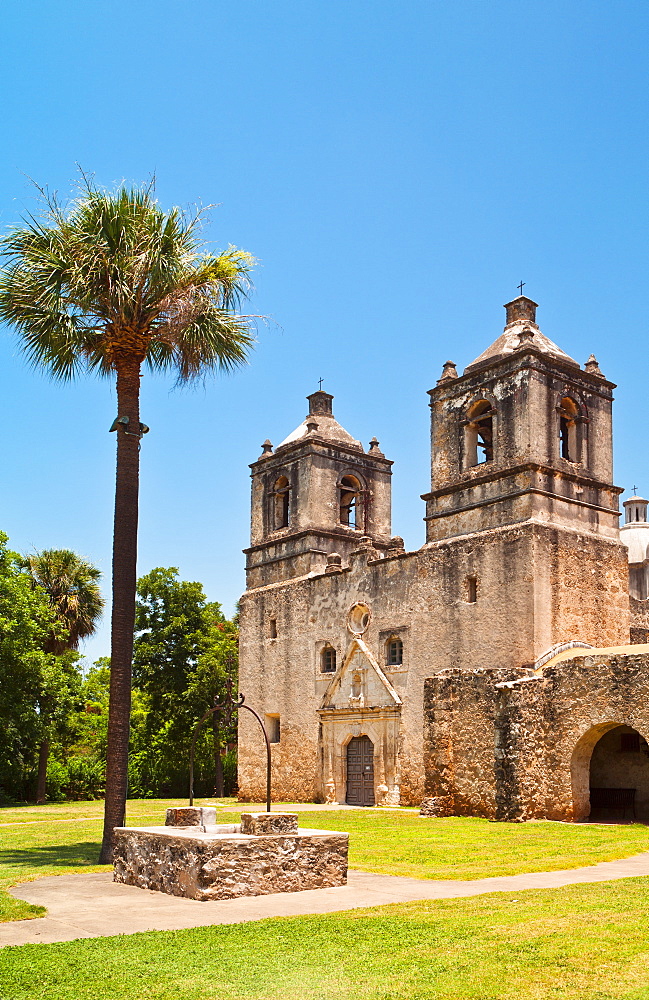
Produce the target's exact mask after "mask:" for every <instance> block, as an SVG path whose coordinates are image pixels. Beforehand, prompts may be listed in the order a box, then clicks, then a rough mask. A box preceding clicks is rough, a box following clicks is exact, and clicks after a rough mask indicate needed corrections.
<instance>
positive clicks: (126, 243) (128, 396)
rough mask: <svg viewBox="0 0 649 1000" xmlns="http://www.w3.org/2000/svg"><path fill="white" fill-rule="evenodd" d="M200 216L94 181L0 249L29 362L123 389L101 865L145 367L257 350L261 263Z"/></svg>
mask: <svg viewBox="0 0 649 1000" xmlns="http://www.w3.org/2000/svg"><path fill="white" fill-rule="evenodd" d="M201 218H202V216H201V214H200V213H199V214H198V215H196V216H195V217H193V218H191V219H190V218H187V217H186V216H185V215H184V214H183V213H182V212H181V211H180V210H179V209H172V210H171V211H170V212H168V213H165V212H164V211H162V209H161V208H160V207H159V206H158V204H157V202H156V201H155V198H154V193H153V190H152V188H151V187H148V188H144V189H130V188H126V187H122V188H119V189H118V190H117V191H115V192H114V193H107V192H104V191H100V190H98V189H96V188H95V187H94V186H93V185H92V183H91V182H89V181H86V183H85V187H84V188H83V190H82V192H81V195H80V197H79V198H78V199H77V200H76V201H74V202H73V203H72V205H71V206H70V207H69V208H68V209H66V208H64V207H63V206H61V205H60V203H59V202H58V201H57V199H56V198H53V197H47V199H46V213H45V217H44V219H43V220H42V221H38V220H34V219H31V220H27V221H26V222H25V224H24V225H22V226H20V227H18V228H16V229H14V230H12V231H11V232H10V233H9V234H8V235H7V236H6V237H4V239H3V240H2V241H0V253H3V254H4V257H5V259H6V261H7V263H6V267H5V268H4V269H3V270H2V272H0V319H2V320H5V321H6V322H7V323H9V324H11V325H12V326H13V327H14V328H15V329H16V330H17V331H18V333H19V334H20V335H21V337H22V341H23V346H24V349H25V351H26V353H27V356H28V358H29V360H30V361H31V362H32V364H34V365H35V366H39V367H40V366H43V367H44V368H45V369H47V370H48V371H49V372H50V373H51V374H52V375H53V376H54V377H55V378H59V379H69V378H72V377H73V376H75V375H77V374H79V373H82V372H87V371H94V372H98V373H99V374H101V375H106V376H109V377H113V378H115V379H116V383H117V418H116V420H115V423H114V424H113V429H115V430H117V481H116V490H115V525H114V533H113V606H112V633H111V681H110V708H109V724H108V758H107V769H106V807H105V817H104V838H103V843H102V850H101V860H102V861H103V862H108V861H110V860H111V858H112V836H113V829H114V828H115V827H116V826H120V825H121V824H123V821H124V811H125V805H126V782H127V767H128V742H129V715H130V705H131V661H132V656H133V625H134V619H135V585H136V554H137V521H138V483H139V447H140V438H141V435H142V432H143V430H144V428H143V425H142V424H141V423H140V410H139V399H140V377H141V374H142V366H143V365H147V367H148V368H150V369H152V370H154V371H165V370H172V371H174V372H175V373H176V375H177V377H178V380H179V381H180V382H186V381H188V380H191V379H194V378H196V377H198V376H200V375H202V374H204V373H206V372H208V371H210V370H219V369H221V370H223V369H225V370H228V369H231V368H233V367H235V366H237V365H240V364H242V363H243V362H245V361H246V360H247V354H248V350H249V348H250V347H251V344H252V342H253V336H252V331H251V322H252V321H251V317H247V316H242V315H240V314H238V313H237V311H236V310H237V307H238V305H239V303H240V301H241V300H242V298H243V297H244V296H245V294H246V292H247V289H248V283H249V273H250V269H251V267H252V264H253V263H254V261H253V258H252V257H251V256H250V254H248V253H246V252H245V251H243V250H238V249H236V248H235V247H229V249H228V250H226V251H225V252H223V253H219V254H216V255H214V254H210V253H206V252H205V248H204V247H203V246H202V245H201V243H200V241H199V234H198V227H199V223H200V221H201Z"/></svg>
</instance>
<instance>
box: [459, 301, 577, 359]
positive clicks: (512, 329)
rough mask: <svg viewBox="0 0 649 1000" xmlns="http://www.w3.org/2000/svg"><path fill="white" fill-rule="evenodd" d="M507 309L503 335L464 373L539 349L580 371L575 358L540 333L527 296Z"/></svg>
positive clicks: (533, 304) (531, 303) (507, 305)
mask: <svg viewBox="0 0 649 1000" xmlns="http://www.w3.org/2000/svg"><path fill="white" fill-rule="evenodd" d="M505 309H506V310H507V324H506V326H505V329H504V331H503V333H501V335H500V337H498V338H497V339H496V340H494V342H493V344H491V345H490V346H489V347H488V348H487V349H486V351H483V352H482V354H480V355H479V356H478V357H477V358H476V359H475V361H472V362H471V364H470V365H467V366H466V368H465V369H464V371H465V372H470V371H473V370H474V369H475V368H482V367H483V365H487V364H489V363H490V362H491V361H496V360H498V359H499V358H504V357H506V356H507V355H509V354H513V353H514V352H515V351H520V350H521V348H524V347H527V346H529V347H536V348H538V350H540V351H543V352H544V353H545V354H550V355H552V357H553V358H556V359H557V360H558V361H563V362H564V364H569V365H574V366H575V367H576V368H579V363H578V362H577V361H575V359H574V358H571V357H570V355H569V354H566V352H565V351H562V350H561V348H560V347H557V345H556V344H555V343H554V342H553V341H551V340H550V338H549V337H546V336H545V334H544V333H541V331H540V329H539V328H538V326H537V324H536V309H537V303H536V302H533V301H532V299H528V298H527V296H526V295H519V296H518V298H516V299H513V300H512V301H511V302H508V303H507V304H506V305H505Z"/></svg>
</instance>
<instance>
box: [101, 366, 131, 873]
mask: <svg viewBox="0 0 649 1000" xmlns="http://www.w3.org/2000/svg"><path fill="white" fill-rule="evenodd" d="M117 413H118V416H120V417H128V418H129V422H128V425H126V428H125V429H124V425H120V427H119V429H118V431H117V480H116V486H115V526H114V532H113V614H112V626H111V654H110V702H109V708H108V754H107V760H106V805H105V809H104V837H103V841H102V845H101V854H100V857H99V860H100V863H102V864H109V863H110V862H111V861H112V856H113V829H114V828H115V827H116V826H123V825H124V815H125V811H126V791H127V778H128V743H129V735H130V715H131V673H132V661H133V629H134V627H135V587H136V583H137V518H138V489H139V472H140V455H139V448H140V436H139V434H140V365H139V363H137V362H136V363H133V362H132V363H130V364H128V365H127V364H123V363H122V364H121V365H120V366H119V367H118V372H117Z"/></svg>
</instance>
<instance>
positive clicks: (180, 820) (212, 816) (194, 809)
mask: <svg viewBox="0 0 649 1000" xmlns="http://www.w3.org/2000/svg"><path fill="white" fill-rule="evenodd" d="M215 823H216V809H215V808H214V807H213V806H180V807H178V808H175V809H167V816H166V819H165V826H201V827H205V826H214V824H215Z"/></svg>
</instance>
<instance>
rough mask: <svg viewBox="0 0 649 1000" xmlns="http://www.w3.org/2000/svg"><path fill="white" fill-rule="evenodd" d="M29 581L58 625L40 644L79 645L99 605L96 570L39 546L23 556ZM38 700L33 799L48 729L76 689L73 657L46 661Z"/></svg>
mask: <svg viewBox="0 0 649 1000" xmlns="http://www.w3.org/2000/svg"><path fill="white" fill-rule="evenodd" d="M23 565H24V567H25V569H26V570H27V572H28V573H29V575H30V577H31V580H32V585H33V586H34V587H40V588H41V589H42V590H44V591H45V593H46V594H47V597H48V600H49V603H50V607H51V608H52V611H53V612H54V615H55V618H56V622H57V624H58V626H59V628H58V629H52V630H50V633H49V635H48V636H47V638H46V640H45V645H44V650H45V652H46V653H53V654H56V655H57V656H59V657H60V656H61V654H62V653H64V652H69V651H71V650H76V649H78V648H79V642H80V641H81V639H86V638H88V636H91V635H92V634H93V633H94V632H95V630H96V628H97V622H98V620H99V618H100V617H101V613H102V611H103V608H104V599H103V597H102V596H101V590H100V589H99V583H98V581H99V580H100V579H101V573H100V571H99V570H98V569H97V568H96V567H95V566H93V565H92V563H89V562H88V561H87V560H85V559H82V558H81V557H80V556H78V555H76V553H74V552H71V551H70V549H45V550H44V551H43V552H36V553H34V554H33V555H30V556H27V557H26V558H25V559H24V560H23ZM47 675H48V677H47V680H48V682H47V684H44V686H43V691H42V696H41V699H40V701H39V709H40V711H39V714H40V718H41V725H42V732H43V735H42V740H41V746H40V752H39V758H38V785H37V790H36V801H37V802H45V786H46V781H47V761H48V757H49V753H50V745H51V740H52V730H53V728H54V727H55V725H56V723H57V721H58V722H59V723H60V722H61V721H63V720H64V718H65V716H66V714H67V712H69V711H70V709H71V708H72V707H73V706H72V699H73V698H74V697H78V696H79V694H80V688H79V676H78V671H77V670H76V669H75V668H74V658H71V657H67V658H62V659H61V660H60V662H58V663H56V664H55V663H52V664H51V665H50V667H49V668H48V671H47Z"/></svg>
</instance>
